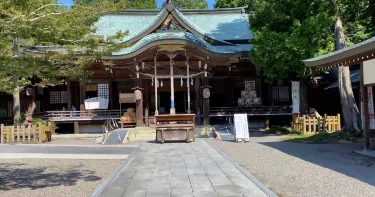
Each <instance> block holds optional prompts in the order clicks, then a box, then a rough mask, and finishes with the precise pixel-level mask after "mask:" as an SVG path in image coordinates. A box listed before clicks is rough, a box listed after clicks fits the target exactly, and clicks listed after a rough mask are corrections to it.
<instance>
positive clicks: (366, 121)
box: [360, 62, 371, 150]
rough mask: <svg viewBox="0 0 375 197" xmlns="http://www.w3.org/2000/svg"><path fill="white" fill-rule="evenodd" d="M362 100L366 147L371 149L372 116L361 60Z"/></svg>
mask: <svg viewBox="0 0 375 197" xmlns="http://www.w3.org/2000/svg"><path fill="white" fill-rule="evenodd" d="M360 71H361V100H362V110H363V112H364V113H363V120H362V121H363V123H362V124H363V137H364V138H365V144H364V149H365V150H370V149H371V141H370V140H371V133H370V124H369V123H370V121H369V120H370V117H369V111H368V95H367V88H365V86H364V83H363V62H361V68H360Z"/></svg>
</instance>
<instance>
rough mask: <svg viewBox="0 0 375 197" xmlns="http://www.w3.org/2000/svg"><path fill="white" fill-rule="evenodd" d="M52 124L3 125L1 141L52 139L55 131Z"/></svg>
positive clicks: (0, 131)
mask: <svg viewBox="0 0 375 197" xmlns="http://www.w3.org/2000/svg"><path fill="white" fill-rule="evenodd" d="M53 130H54V128H53V126H52V125H51V124H48V125H47V126H45V125H41V124H40V125H29V126H25V125H17V126H4V125H3V124H2V125H1V130H0V134H1V138H0V140H1V141H0V143H1V144H5V143H42V142H46V141H50V140H51V134H52V133H53V132H54V131H53Z"/></svg>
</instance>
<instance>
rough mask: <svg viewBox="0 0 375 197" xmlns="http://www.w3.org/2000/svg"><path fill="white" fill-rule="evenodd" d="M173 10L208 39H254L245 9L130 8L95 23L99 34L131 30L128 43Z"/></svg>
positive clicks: (147, 32) (186, 26)
mask: <svg viewBox="0 0 375 197" xmlns="http://www.w3.org/2000/svg"><path fill="white" fill-rule="evenodd" d="M169 13H171V14H172V15H173V16H174V17H175V18H176V20H177V21H178V22H179V23H181V24H182V25H183V26H185V28H187V29H188V30H189V31H191V32H193V33H196V34H198V35H199V36H200V37H202V38H205V40H208V41H214V42H216V43H219V44H222V45H228V44H229V45H230V43H228V42H226V41H224V40H248V39H251V38H252V33H251V31H250V29H249V23H248V15H247V14H244V11H243V8H230V9H216V10H181V11H179V10H177V9H175V8H174V7H172V8H171V7H166V8H163V9H162V10H128V11H125V12H122V13H118V14H110V15H106V16H103V17H101V18H100V19H99V21H98V22H97V23H96V24H95V26H96V28H97V31H96V34H98V35H103V36H110V35H113V34H115V33H116V32H118V31H129V35H128V36H126V37H125V38H124V40H123V41H124V42H130V43H134V42H136V41H138V40H139V39H141V38H142V37H144V36H146V35H147V34H150V33H151V32H152V31H154V30H155V29H156V28H157V27H159V26H160V25H161V23H162V22H163V21H164V20H165V19H166V18H167V17H168V14H169Z"/></svg>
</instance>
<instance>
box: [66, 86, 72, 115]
mask: <svg viewBox="0 0 375 197" xmlns="http://www.w3.org/2000/svg"><path fill="white" fill-rule="evenodd" d="M71 92H72V90H71V83H70V81H67V82H66V97H67V99H68V102H67V108H68V111H71V110H72V96H71Z"/></svg>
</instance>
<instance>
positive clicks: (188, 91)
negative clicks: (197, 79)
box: [186, 58, 191, 114]
mask: <svg viewBox="0 0 375 197" xmlns="http://www.w3.org/2000/svg"><path fill="white" fill-rule="evenodd" d="M186 72H187V77H186V78H187V79H186V86H187V94H188V95H187V97H188V101H187V102H188V109H187V113H188V114H190V113H191V110H190V78H189V77H190V68H189V58H187V64H186Z"/></svg>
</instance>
